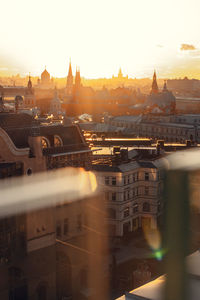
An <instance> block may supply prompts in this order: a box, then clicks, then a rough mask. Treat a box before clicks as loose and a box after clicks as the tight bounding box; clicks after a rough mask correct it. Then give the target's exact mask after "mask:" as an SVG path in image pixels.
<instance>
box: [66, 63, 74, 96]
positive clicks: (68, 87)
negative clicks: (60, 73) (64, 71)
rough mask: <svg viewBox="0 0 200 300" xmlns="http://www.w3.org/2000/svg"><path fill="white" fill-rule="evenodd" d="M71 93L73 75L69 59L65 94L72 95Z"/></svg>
mask: <svg viewBox="0 0 200 300" xmlns="http://www.w3.org/2000/svg"><path fill="white" fill-rule="evenodd" d="M72 93H73V75H72V66H71V60H70V62H69V71H68V75H67V83H66V94H67V95H72Z"/></svg>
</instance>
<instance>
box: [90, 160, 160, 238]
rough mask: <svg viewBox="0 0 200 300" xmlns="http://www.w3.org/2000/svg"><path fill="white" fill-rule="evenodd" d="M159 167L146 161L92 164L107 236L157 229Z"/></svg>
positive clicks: (158, 215) (152, 162)
mask: <svg viewBox="0 0 200 300" xmlns="http://www.w3.org/2000/svg"><path fill="white" fill-rule="evenodd" d="M158 166H159V163H158V164H155V163H154V161H150V160H136V159H135V160H132V161H125V162H123V161H121V163H119V164H117V165H116V164H112V165H111V163H110V161H109V163H108V164H101V163H99V164H98V163H97V162H96V163H95V164H93V171H94V172H95V175H96V177H97V182H98V186H99V190H100V191H103V192H104V200H105V202H106V207H107V222H108V224H109V230H110V235H112V236H119V237H122V236H124V235H126V234H127V233H129V232H133V231H136V230H137V229H138V228H143V229H145V228H148V229H155V228H157V225H158V222H159V218H160V216H161V213H162V207H163V203H162V196H161V192H162V188H163V183H162V179H161V172H160V170H159V167H158Z"/></svg>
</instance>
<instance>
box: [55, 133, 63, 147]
mask: <svg viewBox="0 0 200 300" xmlns="http://www.w3.org/2000/svg"><path fill="white" fill-rule="evenodd" d="M60 146H63V142H62V139H61V137H59V136H58V135H54V147H60Z"/></svg>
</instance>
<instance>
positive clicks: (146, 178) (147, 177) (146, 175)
mask: <svg viewBox="0 0 200 300" xmlns="http://www.w3.org/2000/svg"><path fill="white" fill-rule="evenodd" d="M144 179H145V181H148V180H149V173H147V172H145V174H144Z"/></svg>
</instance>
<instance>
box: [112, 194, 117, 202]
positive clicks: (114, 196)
mask: <svg viewBox="0 0 200 300" xmlns="http://www.w3.org/2000/svg"><path fill="white" fill-rule="evenodd" d="M112 201H116V193H112Z"/></svg>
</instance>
